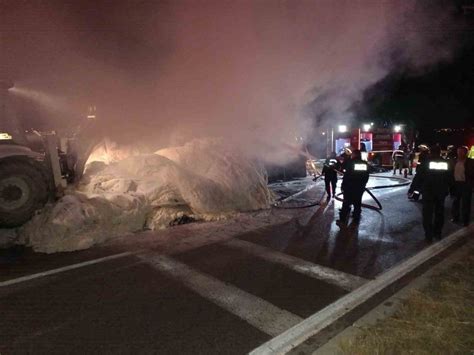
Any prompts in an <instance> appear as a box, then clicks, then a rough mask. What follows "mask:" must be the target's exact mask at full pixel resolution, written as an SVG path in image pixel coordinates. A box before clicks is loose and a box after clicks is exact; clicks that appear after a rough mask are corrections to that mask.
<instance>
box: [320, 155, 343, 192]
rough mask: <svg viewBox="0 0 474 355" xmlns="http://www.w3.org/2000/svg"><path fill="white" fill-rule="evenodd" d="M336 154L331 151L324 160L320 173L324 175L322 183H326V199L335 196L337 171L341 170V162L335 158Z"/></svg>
mask: <svg viewBox="0 0 474 355" xmlns="http://www.w3.org/2000/svg"><path fill="white" fill-rule="evenodd" d="M336 157H337V155H336V153H335V152H332V153H331V155H330V156H329V157H328V158H327V159H326V161H325V162H324V167H323V171H322V173H321V175H324V183H325V184H326V193H327V194H328V196H327V199H328V200H330V199H331V191H332V197H334V196H336V185H337V171H338V170H341V163H339V161H338V160H337V159H336Z"/></svg>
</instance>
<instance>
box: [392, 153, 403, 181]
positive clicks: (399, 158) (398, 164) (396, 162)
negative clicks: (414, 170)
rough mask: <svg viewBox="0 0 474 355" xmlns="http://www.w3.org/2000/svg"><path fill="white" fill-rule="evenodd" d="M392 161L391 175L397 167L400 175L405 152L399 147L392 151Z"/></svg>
mask: <svg viewBox="0 0 474 355" xmlns="http://www.w3.org/2000/svg"><path fill="white" fill-rule="evenodd" d="M392 161H393V175H395V174H396V173H397V169H398V170H399V172H400V175H402V169H403V163H404V161H405V152H404V151H403V150H401V149H396V150H394V151H393V153H392Z"/></svg>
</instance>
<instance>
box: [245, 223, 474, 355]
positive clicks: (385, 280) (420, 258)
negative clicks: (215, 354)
mask: <svg viewBox="0 0 474 355" xmlns="http://www.w3.org/2000/svg"><path fill="white" fill-rule="evenodd" d="M473 230H474V228H473V227H470V228H469V227H467V228H462V229H461V230H459V231H457V232H455V233H453V234H451V235H450V236H448V237H446V238H444V239H442V240H441V241H439V242H437V243H435V244H433V245H432V246H430V247H428V248H426V249H423V250H422V251H420V252H419V253H418V254H416V255H414V256H412V257H411V258H409V259H408V260H406V261H404V262H402V263H401V264H399V265H397V266H394V267H392V268H391V269H390V270H388V271H387V272H385V273H383V274H382V275H380V276H378V277H377V278H376V279H375V280H372V281H369V282H367V283H366V284H365V285H362V286H361V287H359V288H358V289H357V290H355V291H353V292H351V293H349V294H347V295H346V296H344V297H342V298H340V299H339V300H337V301H336V302H334V303H331V304H330V305H329V306H327V307H325V308H323V309H322V310H320V311H319V312H317V313H315V314H313V315H312V316H311V317H309V318H306V319H305V320H303V321H302V322H301V323H299V324H297V325H295V326H294V327H292V328H290V329H288V330H286V331H285V332H284V333H282V334H280V335H279V336H277V337H275V338H273V339H271V340H269V341H268V342H266V343H264V344H263V345H261V346H259V347H258V348H256V349H254V350H252V351H251V352H250V353H249V354H250V355H262V354H272V355H274V354H286V353H287V352H288V351H290V350H291V349H293V348H295V347H296V346H298V345H299V344H301V343H302V342H304V341H305V340H306V339H308V338H309V337H311V336H313V335H315V334H317V333H319V332H320V331H321V330H323V329H324V328H326V327H327V326H329V325H331V324H332V323H333V322H335V321H336V320H338V319H339V318H341V317H342V316H344V315H346V314H347V313H349V312H350V311H352V310H353V309H355V308H356V307H357V306H359V305H361V304H363V303H364V302H365V301H367V300H368V299H370V298H371V297H372V296H374V295H375V294H377V293H378V292H380V291H381V290H383V289H384V288H386V287H388V286H389V285H391V284H392V283H394V282H395V281H397V280H399V279H401V278H402V277H403V276H405V275H406V274H408V273H409V272H411V271H413V270H414V269H415V268H417V267H418V266H420V265H421V264H423V263H424V262H426V261H428V260H429V259H431V258H433V257H435V256H436V255H438V254H440V253H442V252H443V251H445V250H446V249H448V248H449V247H451V246H452V245H453V244H455V243H456V242H458V241H459V240H460V239H462V238H463V237H465V236H469V235H472V232H473Z"/></svg>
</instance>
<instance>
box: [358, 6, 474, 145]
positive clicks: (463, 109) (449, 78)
mask: <svg viewBox="0 0 474 355" xmlns="http://www.w3.org/2000/svg"><path fill="white" fill-rule="evenodd" d="M456 3H457V5H458V13H457V17H456V19H457V21H458V22H459V23H461V24H462V26H463V27H462V28H461V29H459V30H456V31H454V35H453V37H452V41H455V42H456V43H458V45H459V46H458V48H457V50H456V51H455V54H454V56H453V60H450V61H447V62H443V63H440V64H438V65H435V66H434V67H431V68H429V70H427V71H423V72H421V73H412V72H410V71H406V70H404V68H402V69H401V70H400V71H395V72H394V73H392V74H391V75H389V76H388V77H386V78H385V79H384V80H382V81H380V82H379V83H377V84H375V85H374V86H372V87H371V88H368V89H367V90H366V91H365V93H364V99H363V100H362V101H361V102H358V103H357V104H355V105H354V109H355V110H356V111H357V112H358V115H359V117H361V118H362V119H363V120H364V119H366V118H367V119H371V120H372V121H374V120H375V121H377V122H379V123H385V124H395V123H405V124H408V125H409V126H412V127H414V128H415V129H417V130H418V131H419V133H420V137H421V138H422V139H425V140H427V141H430V142H431V143H435V140H436V139H437V137H436V136H435V135H434V134H433V130H434V129H436V128H447V127H451V128H458V129H459V128H471V129H472V130H471V131H472V133H474V8H473V9H472V10H470V11H467V9H466V10H463V7H462V5H469V4H472V5H474V2H472V1H457V2H456ZM471 131H469V132H471ZM449 139H450V138H449V137H448V138H446V137H445V140H449ZM451 139H452V140H455V139H456V138H455V137H452V138H451Z"/></svg>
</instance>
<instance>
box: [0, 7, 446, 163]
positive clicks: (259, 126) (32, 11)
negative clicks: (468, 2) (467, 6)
mask: <svg viewBox="0 0 474 355" xmlns="http://www.w3.org/2000/svg"><path fill="white" fill-rule="evenodd" d="M107 4H108V5H107ZM134 4H135V5H134V6H132V2H119V3H115V2H114V3H113V5H112V6H109V5H110V2H107V1H105V2H103V1H98V2H94V3H93V4H92V3H91V4H89V5H87V6H86V5H84V7H81V8H80V11H78V9H77V8H76V7H78V6H79V5H74V4H69V5H67V6H56V5H54V3H51V4H43V3H41V4H39V5H38V4H36V5H32V4H26V5H25V4H23V5H21V4H20V5H15V4H14V2H12V3H11V5H10V8H9V7H8V6H6V9H4V10H5V11H3V13H4V15H3V16H4V17H5V18H4V20H5V21H4V26H3V27H2V31H4V32H3V33H7V36H8V34H11V33H14V34H15V35H16V36H18V33H16V32H14V31H13V32H11V29H10V30H9V29H7V26H8V25H10V26H13V27H15V26H16V27H17V28H18V29H23V31H26V33H27V34H28V35H27V36H24V38H20V39H19V40H26V42H24V43H23V46H19V45H15V44H13V43H18V42H19V40H18V39H17V40H16V41H14V40H13V39H10V40H8V38H7V40H6V41H5V43H7V44H6V46H7V48H8V49H9V51H8V55H7V57H8V58H10V64H9V65H10V67H12V68H13V69H14V70H11V71H10V72H12V73H15V74H16V75H17V76H18V77H19V78H20V79H21V81H22V83H23V84H24V85H25V86H30V87H32V88H34V89H36V90H44V91H46V92H48V91H49V92H51V93H52V94H55V95H63V96H67V101H68V102H73V104H72V105H71V107H73V108H71V109H72V110H74V111H75V112H74V114H77V112H78V111H80V110H85V109H86V107H87V106H88V105H90V104H94V105H97V107H98V115H99V117H100V122H101V125H102V127H103V134H107V135H109V136H112V137H113V138H116V139H120V140H121V141H122V142H127V143H130V142H133V141H138V140H140V141H143V140H147V141H149V142H150V143H151V144H153V145H155V148H158V147H166V146H168V145H170V144H181V143H184V142H186V141H189V140H190V139H192V138H196V137H205V136H221V137H224V138H225V139H226V140H227V142H229V143H234V144H236V145H238V146H240V147H241V148H242V147H244V148H247V150H248V151H249V152H252V154H254V153H257V155H259V157H260V158H267V159H272V160H278V159H280V160H281V159H286V158H288V157H289V156H291V155H294V152H293V151H291V150H288V149H287V148H285V147H286V145H285V144H282V143H290V144H292V143H294V142H295V140H294V139H295V137H303V138H305V139H312V137H313V134H314V129H315V127H316V126H317V125H324V124H326V123H328V122H330V123H331V124H335V123H337V122H343V121H344V122H347V121H348V120H350V119H351V118H352V114H351V111H350V107H351V105H352V104H353V103H354V102H355V101H357V100H359V99H360V98H361V96H362V94H363V92H364V90H365V89H366V88H368V87H370V86H371V85H373V84H374V83H376V82H377V81H379V80H381V79H382V78H384V77H385V76H386V75H387V74H389V73H390V72H391V71H393V70H399V69H400V67H404V68H411V70H420V69H423V68H426V66H429V65H432V64H434V63H437V62H439V61H442V60H446V59H449V57H450V55H451V53H452V49H453V48H452V47H451V44H450V43H449V41H448V40H447V39H448V37H447V34H449V32H450V29H451V28H452V16H451V15H452V13H451V10H452V9H451V8H449V7H446V6H441V5H437V4H438V1H425V2H420V1H415V0H404V1H399V0H380V1H371V0H364V1H362V0H361V1H353V0H337V1H325V0H321V1H315V0H298V1H290V0H262V1H255V0H240V1H232V0H181V1H173V2H170V3H159V2H156V1H145V2H143V3H142V4H141V5H137V4H136V3H134ZM106 5H107V6H106ZM21 6H23V7H25V6H26V7H27V9H21ZM75 6H76V7H75ZM8 15H10V16H8ZM7 16H8V17H7ZM42 19H43V20H42ZM9 31H10V32H9ZM20 33H21V32H20ZM29 44H31V46H30V45H29ZM42 44H44V46H42ZM9 46H10V47H9ZM12 58H13V59H12ZM25 58H26V59H25ZM13 79H15V78H13ZM65 121H67V120H65V119H64V115H62V117H61V118H60V119H56V120H52V122H53V123H51V124H52V125H53V124H54V125H56V124H59V123H62V124H63V123H64V122H65Z"/></svg>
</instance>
